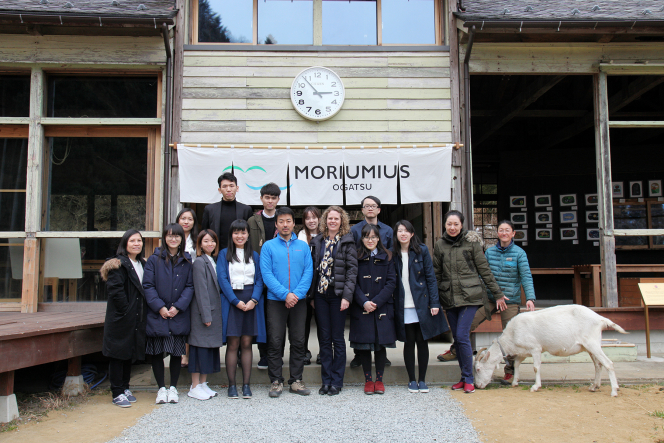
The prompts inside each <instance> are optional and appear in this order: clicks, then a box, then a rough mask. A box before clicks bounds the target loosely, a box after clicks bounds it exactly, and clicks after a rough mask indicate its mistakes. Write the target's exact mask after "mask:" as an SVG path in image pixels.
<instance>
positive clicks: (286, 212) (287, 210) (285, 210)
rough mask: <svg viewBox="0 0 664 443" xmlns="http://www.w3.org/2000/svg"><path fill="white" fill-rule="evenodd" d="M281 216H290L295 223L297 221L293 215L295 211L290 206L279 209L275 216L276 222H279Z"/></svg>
mask: <svg viewBox="0 0 664 443" xmlns="http://www.w3.org/2000/svg"><path fill="white" fill-rule="evenodd" d="M280 215H290V216H291V218H292V219H293V221H295V213H293V210H292V209H291V208H289V207H288V206H282V207H281V208H279V209H277V212H276V213H275V214H274V221H277V219H278V218H279V216H280Z"/></svg>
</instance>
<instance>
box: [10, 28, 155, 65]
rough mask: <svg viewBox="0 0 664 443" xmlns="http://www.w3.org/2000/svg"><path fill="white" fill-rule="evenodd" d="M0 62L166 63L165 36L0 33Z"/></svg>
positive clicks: (62, 63) (61, 63)
mask: <svg viewBox="0 0 664 443" xmlns="http://www.w3.org/2000/svg"><path fill="white" fill-rule="evenodd" d="M0 63H57V64H59V65H65V64H67V63H84V64H123V65H130V64H133V65H149V64H165V63H166V51H165V49H164V39H163V38H162V37H121V36H113V37H111V36H95V37H89V36H88V37H86V36H72V35H48V36H32V35H16V34H0Z"/></svg>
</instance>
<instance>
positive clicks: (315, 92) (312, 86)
mask: <svg viewBox="0 0 664 443" xmlns="http://www.w3.org/2000/svg"><path fill="white" fill-rule="evenodd" d="M302 78H304V81H305V82H307V83H309V80H307V78H306V77H304V76H303V77H302ZM309 86H311V89H313V90H314V95H317V96H319V97H320V98H323V96H322V95H321V94H320V92H318V91H317V90H316V88H314V85H312V84H311V83H309Z"/></svg>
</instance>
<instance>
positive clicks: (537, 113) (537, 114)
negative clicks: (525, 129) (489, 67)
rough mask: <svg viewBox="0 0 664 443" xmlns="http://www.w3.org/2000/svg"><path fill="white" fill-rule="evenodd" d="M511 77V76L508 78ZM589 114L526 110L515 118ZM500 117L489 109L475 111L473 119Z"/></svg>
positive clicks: (583, 111) (579, 111)
mask: <svg viewBox="0 0 664 443" xmlns="http://www.w3.org/2000/svg"><path fill="white" fill-rule="evenodd" d="M506 77H509V76H506ZM587 114H588V111H586V110H585V109H579V110H575V111H572V110H570V111H568V110H558V109H547V110H543V109H525V110H523V111H521V112H519V113H518V114H517V115H516V116H515V117H519V118H577V117H584V116H585V115H587ZM497 115H500V111H492V110H488V109H482V110H479V111H478V110H473V117H495V116H497Z"/></svg>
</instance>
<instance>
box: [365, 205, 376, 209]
mask: <svg viewBox="0 0 664 443" xmlns="http://www.w3.org/2000/svg"><path fill="white" fill-rule="evenodd" d="M362 207H363V208H364V209H377V208H378V205H364V206H362Z"/></svg>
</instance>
